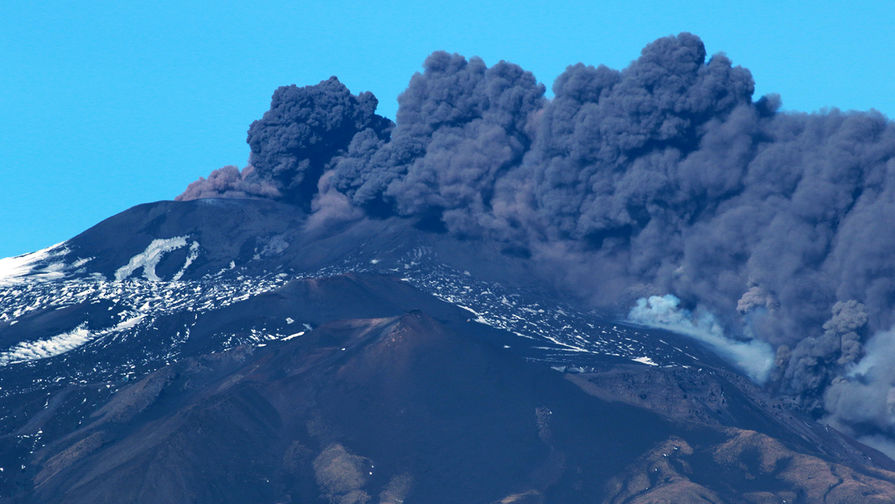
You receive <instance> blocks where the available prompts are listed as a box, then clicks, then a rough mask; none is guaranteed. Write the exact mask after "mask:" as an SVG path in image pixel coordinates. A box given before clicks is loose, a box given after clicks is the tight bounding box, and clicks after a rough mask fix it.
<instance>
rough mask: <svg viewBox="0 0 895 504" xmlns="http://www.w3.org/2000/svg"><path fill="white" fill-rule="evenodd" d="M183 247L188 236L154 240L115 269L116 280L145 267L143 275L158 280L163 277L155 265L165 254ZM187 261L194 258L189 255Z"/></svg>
mask: <svg viewBox="0 0 895 504" xmlns="http://www.w3.org/2000/svg"><path fill="white" fill-rule="evenodd" d="M181 247H186V236H175V237H174V238H163V239H159V240H152V243H150V244H149V246H148V247H146V250H144V251H143V252H141V253H139V254H137V255H135V256H134V257H131V260H130V261H128V263H127V264H126V265H124V266H122V267H120V268H118V269H117V270H116V271H115V280H116V281H119V282H120V281H122V280H124V279H126V278H127V277H129V276H131V274H133V272H134V271H136V270H138V269H140V268H143V276H144V277H145V278H146V279H147V280H151V281H154V282H158V281H160V280H161V278H159V277H158V275H157V274H156V273H155V267H156V266H158V263H159V262H160V261H161V260H162V257H164V255H165V254H167V253H168V252H172V251H174V250H177V249H179V248H181ZM187 262H188V263H190V262H192V260H190V259H189V257H188V258H187ZM187 266H188V264H187ZM184 268H185V267H184Z"/></svg>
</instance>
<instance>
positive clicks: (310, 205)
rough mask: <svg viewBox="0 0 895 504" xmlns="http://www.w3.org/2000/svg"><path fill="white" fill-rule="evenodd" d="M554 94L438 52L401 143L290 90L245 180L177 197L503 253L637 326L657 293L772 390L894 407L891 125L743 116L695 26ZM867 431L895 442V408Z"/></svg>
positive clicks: (864, 116) (741, 96)
mask: <svg viewBox="0 0 895 504" xmlns="http://www.w3.org/2000/svg"><path fill="white" fill-rule="evenodd" d="M553 91H554V95H555V97H554V98H553V99H551V100H547V99H545V97H544V88H543V86H542V85H540V84H538V83H537V81H536V80H535V78H534V77H533V76H532V75H531V74H530V73H528V72H525V71H524V70H522V69H521V68H519V67H518V66H516V65H512V64H509V63H506V62H500V63H498V64H496V65H494V66H492V67H490V68H489V67H487V66H486V65H485V64H484V63H483V62H482V61H481V60H480V59H477V58H472V59H469V60H467V59H465V58H463V57H461V56H458V55H450V54H447V53H443V52H439V53H435V54H433V55H432V56H430V57H429V58H428V59H427V60H426V62H425V64H424V71H423V72H422V73H418V74H416V75H414V76H413V78H412V79H411V81H410V85H409V87H408V89H407V90H406V91H405V92H404V93H403V94H402V95H401V96H400V97H399V110H398V114H397V124H396V125H395V126H394V128H392V125H391V124H390V123H389V122H388V121H387V120H385V119H383V118H381V117H379V116H377V115H375V113H374V109H375V104H376V101H375V98H373V97H372V95H370V94H368V93H367V94H362V95H360V96H357V97H355V96H352V95H351V94H350V93H349V92H348V90H347V89H345V88H344V86H342V85H341V84H339V83H338V81H336V80H335V79H331V80H329V81H326V82H323V83H320V84H318V85H317V86H310V87H306V88H296V87H294V86H293V87H289V88H280V89H279V90H278V91H277V93H275V95H274V99H273V102H272V105H271V110H270V111H268V112H267V113H265V115H264V118H262V119H261V120H260V121H257V122H256V123H254V124H253V125H252V127H251V129H250V130H249V144H250V146H251V148H252V155H251V159H250V165H249V166H248V167H246V168H245V169H243V171H242V172H241V173H240V172H239V171H238V170H236V169H235V168H232V167H230V168H223V169H221V170H219V171H218V172H215V173H213V174H212V175H211V176H210V177H209V178H208V180H204V179H200V181H199V182H196V183H194V184H193V185H191V186H190V187H189V188H188V189H187V192H186V193H184V194H183V195H181V197H180V198H182V199H189V198H195V197H206V196H214V195H218V196H231V195H232V196H252V197H272V198H278V199H282V200H286V201H291V202H294V203H296V204H298V205H301V206H303V207H304V208H306V209H311V210H312V211H314V212H317V213H319V214H321V215H324V214H326V215H329V214H337V215H341V216H343V217H346V218H364V217H367V218H370V217H372V218H381V217H388V216H402V217H406V218H410V219H414V220H415V221H417V223H418V224H419V225H421V226H423V227H425V228H428V229H431V230H434V231H439V232H449V233H454V234H456V235H457V236H460V237H463V238H466V239H470V240H490V241H496V242H498V243H500V244H502V245H505V247H506V250H508V251H513V253H514V254H521V255H524V256H530V257H531V258H532V259H533V260H534V261H535V262H537V263H538V264H541V265H543V266H544V267H545V268H551V271H554V272H556V271H561V272H565V277H564V278H562V279H561V280H564V281H565V282H566V283H567V284H568V285H569V286H570V287H571V288H573V289H576V291H577V292H578V293H579V294H582V295H585V296H587V297H589V299H590V300H591V301H592V302H593V303H595V304H598V305H602V306H611V307H614V308H616V309H617V310H619V311H620V312H623V313H626V312H627V310H628V309H630V308H631V307H633V306H635V304H636V303H635V302H636V301H637V300H638V299H639V300H641V301H640V302H641V305H639V306H642V307H643V308H644V309H642V310H640V311H638V312H637V316H638V322H639V323H645V324H649V323H650V320H649V316H650V314H651V313H655V310H651V309H649V308H650V306H652V305H650V304H649V303H647V301H646V300H647V298H651V297H652V296H663V295H666V294H672V295H674V296H675V297H674V299H675V300H679V306H678V304H675V305H674V309H675V310H680V313H681V314H695V313H701V314H710V315H711V317H712V320H713V321H715V322H716V323H717V324H718V327H719V330H720V331H721V332H718V333H717V334H722V333H723V334H724V335H726V336H724V337H725V338H730V337H733V338H743V339H750V338H758V339H761V340H762V341H764V342H766V343H768V344H769V345H771V346H772V347H773V348H774V349H776V350H774V352H776V355H775V356H771V357H772V358H773V360H774V366H773V370H772V371H771V372H770V378H769V380H770V381H769V386H771V387H774V388H776V389H777V390H779V391H780V392H781V393H784V394H788V395H790V396H792V397H794V398H796V399H797V400H798V401H799V402H800V403H801V404H802V405H803V406H804V407H805V408H806V409H808V410H810V411H812V412H814V413H816V414H818V415H823V414H830V415H833V417H834V420H835V418H844V417H842V414H841V407H840V406H839V405H842V404H845V401H844V399H847V398H848V397H849V396H848V395H847V394H844V393H843V392H842V391H846V390H849V386H850V385H851V384H853V383H857V382H860V383H861V384H862V385H861V386H864V384H866V382H868V381H872V382H873V384H874V388H873V389H872V392H873V394H876V395H879V394H880V393H882V392H880V391H886V392H885V394H888V395H886V397H895V393H889V392H888V391H890V390H893V389H892V388H891V386H892V384H893V383H892V382H895V375H893V373H891V372H882V371H879V370H877V371H875V372H873V371H870V370H869V368H872V367H873V366H879V364H878V363H879V362H885V363H887V364H888V363H890V362H891V363H892V364H895V357H888V356H886V357H882V356H875V355H871V354H869V352H872V351H874V350H873V349H885V348H888V347H890V346H891V345H890V344H889V343H885V342H888V341H890V340H891V337H890V338H888V339H886V340H885V342H877V343H875V344H874V345H872V346H870V347H868V346H866V345H867V342H868V340H869V339H870V338H871V337H872V336H873V335H874V334H876V333H880V332H883V331H887V330H889V329H890V328H891V327H892V326H893V324H895V310H893V309H892V306H893V301H895V260H893V257H895V255H893V252H895V222H893V221H895V124H893V123H892V122H891V121H889V120H887V119H886V118H885V117H883V116H882V115H880V114H878V113H876V112H869V113H851V112H849V113H845V112H840V111H838V110H832V111H829V112H825V113H819V114H799V113H781V112H779V111H778V109H779V106H780V100H779V98H777V97H776V96H768V97H762V98H761V99H758V100H757V101H753V99H752V93H753V81H752V77H751V74H750V73H749V71H748V70H746V69H744V68H741V67H736V66H733V65H732V64H731V62H730V60H729V59H728V58H727V57H725V56H724V55H720V54H719V55H715V56H713V57H711V58H709V59H708V60H706V53H705V48H704V46H703V44H702V42H701V41H700V40H699V39H698V38H697V37H695V36H693V35H690V34H686V33H685V34H681V35H678V36H676V37H666V38H662V39H659V40H657V41H655V42H653V43H651V44H649V45H648V46H646V48H644V49H643V51H642V54H641V56H640V57H639V58H638V59H637V60H635V61H634V62H632V63H631V64H630V66H628V67H627V68H625V69H624V70H621V71H617V70H612V69H609V68H606V67H605V66H600V67H597V68H594V67H591V66H585V65H582V64H578V65H574V66H570V67H568V68H567V69H566V71H565V72H564V73H563V74H562V75H561V76H559V77H558V78H557V79H556V82H555V83H554V85H553ZM653 299H660V298H653ZM667 299H671V298H667ZM675 303H678V301H676V302H675ZM675 316H676V317H677V316H678V312H675ZM675 320H677V321H678V322H676V323H683V322H680V320H678V319H675ZM693 324H696V325H695V326H694V327H698V323H697V322H693ZM715 341H718V342H720V341H722V340H715ZM874 341H876V340H874ZM734 343H735V342H734ZM735 347H736V345H734V347H732V348H735ZM755 348H769V347H768V346H767V345H763V346H762V345H758V346H756V347H755ZM880 351H882V350H880ZM741 353H742V352H741ZM743 354H744V355H745V353H743ZM768 357H769V356H768V355H760V356H757V357H756V359H757V361H760V362H765V361H768V362H770V361H769V360H768ZM762 365H763V364H762ZM757 366H759V364H758V363H754V365H753V366H751V368H752V369H760V368H759V367H757ZM861 366H863V367H861ZM743 367H744V369H745V368H750V366H743ZM761 369H763V368H761ZM855 369H858V370H859V371H855ZM856 373H857V374H856ZM761 374H762V375H763V374H765V373H761ZM855 387H857V385H855ZM862 390H863V389H862ZM825 394H826V395H825ZM885 394H884V395H885ZM865 395H868V396H870V395H872V394H870V392H868V393H867V394H865ZM876 395H874V397H876ZM880 418H884V419H885V421H883V420H880ZM887 422H888V423H887ZM855 425H857V424H855ZM861 425H864V426H868V425H869V426H872V427H873V428H875V429H879V430H880V431H881V432H888V433H895V408H892V409H891V410H885V411H884V413H880V414H879V415H877V416H875V417H872V418H868V419H863V420H862V423H861Z"/></svg>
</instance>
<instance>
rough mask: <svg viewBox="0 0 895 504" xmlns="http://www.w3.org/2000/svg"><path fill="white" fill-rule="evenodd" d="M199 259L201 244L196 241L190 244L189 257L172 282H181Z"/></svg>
mask: <svg viewBox="0 0 895 504" xmlns="http://www.w3.org/2000/svg"><path fill="white" fill-rule="evenodd" d="M198 257H199V242H197V241H194V242H193V243H191V244H190V253H189V255H188V256H186V261H184V262H183V267H181V268H180V271H178V272H177V273H176V274H175V275H174V277H173V278H172V279H171V280H173V281H175V282H176V281H178V280H180V279H181V278H183V274H184V273H186V269H187V268H189V267H190V264H193V261H195V260H196V259H197V258H198ZM144 272H145V270H144Z"/></svg>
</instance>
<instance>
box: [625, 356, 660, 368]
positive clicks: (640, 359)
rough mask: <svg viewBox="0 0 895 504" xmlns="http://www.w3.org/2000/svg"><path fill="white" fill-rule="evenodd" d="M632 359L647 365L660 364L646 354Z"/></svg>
mask: <svg viewBox="0 0 895 504" xmlns="http://www.w3.org/2000/svg"><path fill="white" fill-rule="evenodd" d="M631 360H632V361H634V362H639V363H641V364H646V365H647V366H658V364H656V363H655V362H654V361H653V360H652V359H650V358H649V357H646V356H643V357H634V358H633V359H631Z"/></svg>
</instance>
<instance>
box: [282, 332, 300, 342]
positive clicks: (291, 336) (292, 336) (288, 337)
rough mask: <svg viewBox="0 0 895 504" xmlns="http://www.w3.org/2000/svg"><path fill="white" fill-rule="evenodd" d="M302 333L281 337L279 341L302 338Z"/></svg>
mask: <svg viewBox="0 0 895 504" xmlns="http://www.w3.org/2000/svg"><path fill="white" fill-rule="evenodd" d="M304 333H305V332H304V331H301V332H297V333H295V334H290V335H289V336H283V337H282V338H280V341H289V340H291V339H295V338H297V337H299V336H302V335H303V334H304Z"/></svg>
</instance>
